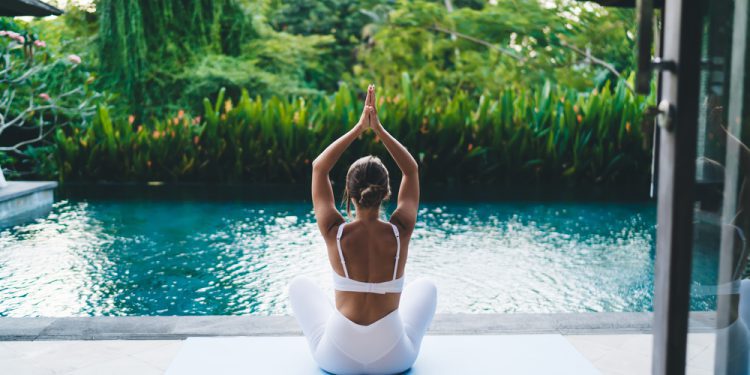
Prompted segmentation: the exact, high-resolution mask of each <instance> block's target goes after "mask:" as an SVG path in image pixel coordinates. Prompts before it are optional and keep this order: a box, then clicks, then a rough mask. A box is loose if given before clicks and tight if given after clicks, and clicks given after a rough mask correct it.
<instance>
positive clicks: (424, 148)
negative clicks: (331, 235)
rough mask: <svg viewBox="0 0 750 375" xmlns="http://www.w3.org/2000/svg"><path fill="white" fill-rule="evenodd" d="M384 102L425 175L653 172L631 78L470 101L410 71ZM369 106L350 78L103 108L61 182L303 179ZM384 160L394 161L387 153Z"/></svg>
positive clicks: (567, 177) (480, 178) (79, 133)
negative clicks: (435, 88) (157, 116)
mask: <svg viewBox="0 0 750 375" xmlns="http://www.w3.org/2000/svg"><path fill="white" fill-rule="evenodd" d="M402 80H403V82H402V84H401V87H403V88H404V89H403V90H402V91H400V92H393V91H390V92H389V91H386V92H384V93H382V94H383V95H382V96H381V99H380V103H379V105H380V114H381V118H382V121H383V123H384V124H385V126H386V127H387V128H388V130H389V131H390V132H392V133H393V134H394V135H395V136H396V137H398V138H399V140H401V141H402V142H403V143H404V145H405V146H406V147H407V148H409V150H410V151H411V152H413V154H414V155H415V157H416V158H417V160H418V161H419V163H420V167H421V171H422V173H421V175H422V178H423V179H424V180H425V181H431V182H438V183H447V184H462V183H490V184H492V183H499V184H502V183H513V182H519V183H523V182H537V183H538V182H561V183H576V182H579V183H580V182H586V183H602V184H608V183H624V182H629V183H635V182H639V181H640V182H643V181H646V180H647V178H648V165H649V163H650V158H649V154H650V152H649V150H648V149H647V148H644V145H643V142H644V137H643V135H642V134H641V125H640V124H641V120H642V115H641V111H642V108H643V106H644V105H645V103H646V98H642V97H637V96H634V95H633V94H632V93H631V92H630V91H629V90H628V89H627V87H626V85H625V83H624V82H621V83H618V84H617V85H616V86H615V87H614V88H612V89H610V87H609V86H608V85H605V87H604V89H603V90H594V91H593V92H589V93H579V92H577V91H574V90H570V89H565V88H561V87H555V86H553V85H551V84H547V85H545V86H544V87H543V88H542V89H541V90H511V89H508V90H505V91H503V92H502V93H501V94H499V95H497V96H483V97H481V98H480V100H478V101H477V100H473V99H472V98H471V97H470V96H469V95H468V94H467V93H466V92H463V91H459V92H457V93H456V95H454V96H452V97H447V98H431V97H430V94H428V93H426V92H419V91H415V90H413V89H412V85H411V84H410V77H409V76H408V75H406V74H404V75H403V76H402ZM359 107H360V102H359V100H357V97H356V94H355V93H353V92H352V91H351V90H350V89H349V88H348V87H347V86H346V85H344V86H342V87H341V88H340V89H339V90H338V91H337V92H336V93H335V94H334V95H333V96H330V97H322V98H320V99H318V100H316V101H308V100H305V99H303V98H295V99H284V98H280V97H271V98H268V99H263V98H261V97H255V98H251V97H250V95H249V94H248V92H247V91H245V92H243V93H242V94H241V96H240V99H239V101H237V102H234V101H232V100H230V99H226V98H225V96H224V91H223V90H222V91H221V92H220V93H219V95H218V96H217V97H216V99H215V100H214V101H209V100H208V99H205V100H204V111H203V113H202V116H191V115H189V114H187V113H184V112H182V111H180V112H178V113H177V114H176V115H175V116H173V117H170V118H167V119H161V120H154V121H152V122H150V123H148V124H144V125H137V124H136V123H135V122H134V121H135V118H134V117H130V118H129V119H113V118H111V115H110V113H109V112H108V110H107V108H106V107H101V108H100V109H99V111H98V114H97V116H96V118H95V120H94V122H93V125H92V126H91V127H89V128H86V129H58V130H57V133H56V135H55V142H56V144H57V150H58V152H57V157H56V158H55V161H54V162H55V163H56V166H54V167H48V168H46V169H47V170H55V169H57V170H59V171H60V175H59V178H60V179H61V180H64V181H71V180H77V181H91V180H110V181H150V180H161V181H225V182H232V181H234V182H238V181H244V182H300V181H307V180H308V179H309V175H310V170H309V169H310V165H309V163H310V161H311V160H313V159H314V158H315V156H316V155H317V154H318V153H319V152H321V151H322V150H323V148H325V147H326V146H327V145H328V144H329V143H330V142H331V141H333V140H334V139H336V137H337V136H339V135H340V134H341V133H343V132H344V131H346V130H347V128H348V127H350V126H352V125H353V124H354V123H355V121H356V119H357V116H358V114H359V110H360V109H361V108H359ZM362 154H376V155H381V156H385V150H384V149H383V147H382V145H381V144H380V143H379V142H376V140H375V139H374V138H372V136H369V135H368V136H365V137H364V138H363V139H362V141H361V142H358V143H355V144H354V145H353V146H352V147H351V148H350V152H349V153H348V154H346V155H345V156H344V158H343V159H342V162H341V163H339V167H340V169H336V170H335V171H334V176H338V177H341V176H342V175H343V173H344V172H345V170H344V169H343V168H344V167H345V166H346V165H347V164H348V163H350V162H351V161H353V160H354V158H356V157H358V156H360V155H362ZM384 160H387V158H385V157H384Z"/></svg>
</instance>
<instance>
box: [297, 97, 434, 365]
mask: <svg viewBox="0 0 750 375" xmlns="http://www.w3.org/2000/svg"><path fill="white" fill-rule="evenodd" d="M367 129H372V130H373V131H374V132H375V134H377V136H378V138H379V139H380V140H381V141H382V142H383V144H384V145H385V147H386V149H388V152H389V153H390V154H391V156H392V157H393V159H394V160H395V161H396V164H397V165H398V167H399V169H401V172H402V174H403V177H402V179H401V187H400V189H399V192H398V206H397V207H396V210H395V211H394V212H393V214H392V215H391V218H390V220H389V222H383V221H381V220H380V219H379V217H380V206H381V203H382V202H383V201H384V200H386V199H388V198H389V197H390V193H391V191H390V184H389V178H388V170H387V169H386V168H385V166H384V165H383V163H382V162H381V161H380V159H378V158H377V157H373V156H365V157H363V158H361V159H359V160H357V161H356V162H354V163H353V164H352V165H351V167H350V168H349V172H348V173H347V174H346V188H345V191H344V199H345V201H346V207H347V213H348V214H349V215H351V213H350V208H351V206H352V205H353V206H354V210H355V219H354V220H353V221H352V222H350V223H346V222H344V218H343V216H341V214H340V213H339V211H338V209H337V208H336V204H335V202H334V197H333V190H332V189H331V182H330V180H329V178H328V173H329V172H330V171H331V169H332V168H333V166H334V164H336V161H337V160H338V159H339V157H341V154H343V153H344V150H346V148H347V147H349V145H350V144H351V143H352V142H353V141H354V139H355V138H357V137H359V135H360V134H362V133H363V132H364V131H366V130H367ZM312 198H313V207H314V210H315V219H316V220H317V222H318V228H319V229H320V232H321V234H322V235H323V238H324V239H325V242H326V245H327V247H328V259H329V261H330V263H331V267H332V268H333V285H334V289H335V290H336V306H335V308H334V306H332V304H331V302H330V300H329V299H328V297H327V296H326V295H325V294H324V293H323V292H322V291H321V290H320V289H319V288H318V287H317V286H316V285H315V284H314V283H313V282H312V281H311V280H310V279H308V278H305V277H300V276H298V277H297V278H295V279H294V280H293V281H292V283H291V284H290V285H289V298H290V301H291V305H292V310H293V311H294V315H295V316H296V317H297V321H298V322H299V324H300V325H301V326H302V332H303V333H304V334H305V337H306V338H307V340H308V344H309V345H310V350H311V351H312V354H313V357H314V358H315V360H316V361H317V362H318V364H319V365H320V367H321V368H323V369H324V370H326V371H329V372H332V373H336V374H362V373H370V374H391V373H399V372H402V371H405V370H407V369H409V368H410V367H411V366H412V364H413V363H414V361H415V360H416V358H417V353H418V352H419V346H420V344H421V342H422V337H423V336H424V334H425V331H427V328H428V327H429V326H430V322H431V321H432V317H433V315H434V314H435V304H436V302H437V292H436V289H435V285H434V284H433V283H432V282H430V281H428V280H425V279H420V280H416V281H413V282H411V283H409V285H407V286H406V287H405V288H404V287H403V285H404V266H405V265H406V258H407V255H408V252H409V239H410V238H411V234H412V232H413V231H414V225H415V223H416V220H417V208H418V206H419V174H418V168H417V162H416V161H415V160H414V158H412V156H411V155H410V154H409V152H408V151H407V150H406V148H404V146H403V145H401V144H400V143H399V142H398V141H397V140H396V139H395V138H393V137H392V136H391V135H390V134H388V132H387V131H385V129H383V125H382V124H380V121H379V119H378V114H377V111H376V110H375V87H374V86H373V85H370V86H369V87H368V88H367V98H366V99H365V108H364V110H363V111H362V116H361V117H360V119H359V122H358V123H357V125H356V126H354V128H352V129H351V130H350V131H349V132H347V133H346V134H344V135H343V136H342V137H341V138H339V139H337V140H336V141H335V142H333V143H332V144H331V145H330V146H328V148H326V149H325V151H323V152H322V153H321V154H320V156H318V157H317V159H315V161H314V162H313V174H312ZM402 290H403V292H402Z"/></svg>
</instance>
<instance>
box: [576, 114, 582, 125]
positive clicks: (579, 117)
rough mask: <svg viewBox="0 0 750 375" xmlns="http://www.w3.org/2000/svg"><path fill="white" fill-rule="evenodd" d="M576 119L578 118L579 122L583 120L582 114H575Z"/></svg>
mask: <svg viewBox="0 0 750 375" xmlns="http://www.w3.org/2000/svg"><path fill="white" fill-rule="evenodd" d="M576 120H578V123H579V124H580V123H582V122H583V116H581V115H578V116H576Z"/></svg>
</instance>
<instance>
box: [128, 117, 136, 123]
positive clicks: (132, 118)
mask: <svg viewBox="0 0 750 375" xmlns="http://www.w3.org/2000/svg"><path fill="white" fill-rule="evenodd" d="M134 122H135V116H133V115H130V116H128V124H130V125H133V123H134Z"/></svg>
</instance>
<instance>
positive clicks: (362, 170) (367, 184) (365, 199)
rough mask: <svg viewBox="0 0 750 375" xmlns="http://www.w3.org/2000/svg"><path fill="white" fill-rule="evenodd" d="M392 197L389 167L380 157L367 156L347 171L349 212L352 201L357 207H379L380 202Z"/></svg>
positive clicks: (346, 198) (347, 211)
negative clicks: (386, 166) (387, 167)
mask: <svg viewBox="0 0 750 375" xmlns="http://www.w3.org/2000/svg"><path fill="white" fill-rule="evenodd" d="M390 197H391V184H390V181H389V179H388V169H386V168H385V165H383V162H382V161H380V159H379V158H378V157H376V156H372V155H370V156H365V157H362V158H359V159H358V160H357V161H355V162H354V163H352V165H351V166H350V167H349V172H347V173H346V187H345V188H344V201H346V213H347V214H350V210H351V209H350V208H351V202H352V201H354V202H355V204H356V206H357V208H373V207H377V208H379V207H380V204H381V203H383V201H384V200H386V199H388V198H390Z"/></svg>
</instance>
